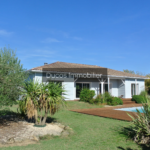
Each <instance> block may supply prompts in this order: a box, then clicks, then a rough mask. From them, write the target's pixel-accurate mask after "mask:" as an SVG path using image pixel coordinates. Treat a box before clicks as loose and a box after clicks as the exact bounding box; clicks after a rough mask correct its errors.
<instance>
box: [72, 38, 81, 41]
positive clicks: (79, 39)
mask: <svg viewBox="0 0 150 150" xmlns="http://www.w3.org/2000/svg"><path fill="white" fill-rule="evenodd" d="M73 39H74V40H78V41H82V38H80V37H73Z"/></svg>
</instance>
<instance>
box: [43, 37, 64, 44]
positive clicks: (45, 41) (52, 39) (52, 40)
mask: <svg viewBox="0 0 150 150" xmlns="http://www.w3.org/2000/svg"><path fill="white" fill-rule="evenodd" d="M41 42H42V43H58V42H62V41H59V40H57V39H54V38H47V39H45V40H43V41H41Z"/></svg>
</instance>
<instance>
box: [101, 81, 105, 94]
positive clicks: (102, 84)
mask: <svg viewBox="0 0 150 150" xmlns="http://www.w3.org/2000/svg"><path fill="white" fill-rule="evenodd" d="M103 89H104V82H101V94H103V93H104V90H103Z"/></svg>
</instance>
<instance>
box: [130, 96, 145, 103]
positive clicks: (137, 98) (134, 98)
mask: <svg viewBox="0 0 150 150" xmlns="http://www.w3.org/2000/svg"><path fill="white" fill-rule="evenodd" d="M131 100H132V101H135V102H136V103H139V104H140V103H145V102H146V98H145V97H144V96H142V95H133V96H132V99H131Z"/></svg>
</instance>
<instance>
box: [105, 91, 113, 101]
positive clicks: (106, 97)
mask: <svg viewBox="0 0 150 150" xmlns="http://www.w3.org/2000/svg"><path fill="white" fill-rule="evenodd" d="M111 97H112V96H111V94H110V93H109V92H105V93H104V99H105V102H107V100H108V99H109V98H111Z"/></svg>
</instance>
